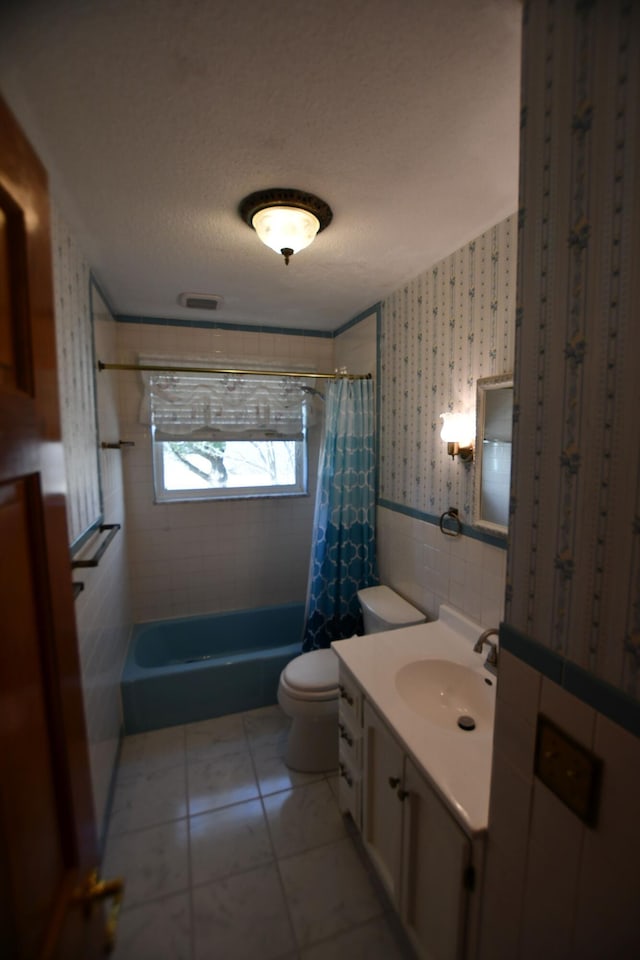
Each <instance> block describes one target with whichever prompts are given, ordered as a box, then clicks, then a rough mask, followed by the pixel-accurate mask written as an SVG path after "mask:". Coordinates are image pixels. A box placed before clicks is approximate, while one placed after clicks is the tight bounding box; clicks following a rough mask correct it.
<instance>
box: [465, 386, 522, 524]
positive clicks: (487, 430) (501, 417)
mask: <svg viewBox="0 0 640 960" xmlns="http://www.w3.org/2000/svg"><path fill="white" fill-rule="evenodd" d="M476 415H477V426H476V453H475V460H476V476H475V511H474V514H475V525H476V526H477V527H481V528H482V529H484V530H487V531H488V532H491V533H495V534H497V535H499V536H506V535H507V532H508V528H509V489H510V482H511V434H512V419H513V376H512V374H506V375H504V376H500V377H484V378H483V379H480V380H478V381H477V397H476Z"/></svg>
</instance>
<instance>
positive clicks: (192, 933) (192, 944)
mask: <svg viewBox="0 0 640 960" xmlns="http://www.w3.org/2000/svg"><path fill="white" fill-rule="evenodd" d="M182 749H183V756H184V789H185V799H186V802H187V883H188V893H187V896H188V898H189V956H190V958H191V960H195V955H196V925H195V911H194V907H193V870H192V863H191V816H190V814H189V762H188V757H187V731H186V724H183V726H182Z"/></svg>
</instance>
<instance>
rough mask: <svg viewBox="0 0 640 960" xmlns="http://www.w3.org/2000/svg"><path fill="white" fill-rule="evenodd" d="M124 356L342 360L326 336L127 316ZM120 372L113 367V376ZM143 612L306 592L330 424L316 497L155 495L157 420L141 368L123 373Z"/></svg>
mask: <svg viewBox="0 0 640 960" xmlns="http://www.w3.org/2000/svg"><path fill="white" fill-rule="evenodd" d="M118 348H119V359H120V361H121V362H126V363H135V362H137V360H138V355H139V354H145V353H146V354H155V355H166V356H168V357H173V358H176V359H179V358H180V357H194V356H198V357H210V358H211V360H212V362H215V361H216V360H222V359H223V358H232V357H233V358H237V359H238V360H240V361H241V360H242V358H243V357H247V358H252V357H256V356H258V355H262V356H270V357H278V358H282V359H283V361H284V362H286V361H287V360H291V361H293V360H295V361H296V362H297V363H299V362H302V361H303V362H305V363H308V364H309V366H310V369H316V370H319V371H331V370H333V366H334V361H333V341H332V340H330V339H325V338H320V337H307V336H288V335H284V334H267V333H261V332H255V333H253V332H244V331H227V330H207V329H199V328H184V327H173V326H168V325H166V326H163V325H160V324H158V325H155V324H118ZM113 375H114V374H112V376H113ZM118 381H119V388H120V421H121V430H122V433H123V438H124V439H127V440H133V441H134V442H135V447H133V448H130V449H128V450H126V451H125V452H124V453H123V455H122V457H123V465H124V476H125V488H126V503H127V525H128V530H129V540H128V543H129V561H130V575H131V590H132V596H133V609H134V620H135V621H145V620H154V619H162V618H165V617H179V616H191V615H196V614H203V613H210V612H215V611H219V610H232V609H244V608H250V607H259V606H268V605H271V604H278V603H286V602H294V601H300V602H303V601H304V599H305V596H306V588H307V574H308V568H309V556H310V546H311V530H312V523H313V507H314V502H313V500H314V498H313V491H314V489H315V478H316V472H317V453H318V445H319V438H320V428H319V427H312V428H311V430H310V433H309V451H310V463H309V481H310V482H309V487H310V495H309V496H308V497H301V498H291V499H284V500H278V499H265V500H260V499H258V500H231V501H226V502H211V501H210V502H201V503H197V502H193V503H182V504H179V503H170V504H155V503H154V502H153V478H152V466H151V440H150V437H149V430H148V427H147V426H146V425H144V424H142V423H140V418H139V409H140V399H141V382H140V377H139V374H137V373H130V372H125V373H121V374H119V375H118Z"/></svg>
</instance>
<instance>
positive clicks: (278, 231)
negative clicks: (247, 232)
mask: <svg viewBox="0 0 640 960" xmlns="http://www.w3.org/2000/svg"><path fill="white" fill-rule="evenodd" d="M238 212H239V214H240V216H241V217H242V219H243V220H244V222H245V223H247V224H249V226H250V227H253V229H254V230H255V231H256V233H257V234H258V236H259V237H260V239H261V240H262V242H263V243H264V244H266V245H267V246H268V247H270V248H271V249H272V250H275V251H276V253H281V254H283V256H284V262H285V263H289V257H292V256H293V254H294V253H297V252H298V251H299V250H304V248H305V247H308V246H309V244H310V243H311V242H312V241H313V239H314V237H315V236H316V234H317V233H320V231H321V230H324V229H325V227H327V226H329V224H330V223H331V220H332V219H333V212H332V210H331V207H330V206H329V204H328V203H325V201H324V200H321V199H320V197H316V196H315V195H314V194H313V193H305V192H304V191H302V190H295V189H293V188H290V187H274V188H272V189H271V190H258V191H257V192H256V193H252V194H250V195H249V196H248V197H245V198H244V200H243V201H242V203H241V204H240V206H239V208H238Z"/></svg>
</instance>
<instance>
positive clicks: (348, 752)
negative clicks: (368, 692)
mask: <svg viewBox="0 0 640 960" xmlns="http://www.w3.org/2000/svg"><path fill="white" fill-rule="evenodd" d="M338 743H339V746H340V754H341V755H342V754H344V755H345V757H347V758H348V759H349V763H350V765H351V766H352V767H354V769H356V770H358V771H359V770H360V769H361V767H362V731H361V730H360V729H358V730H356V731H354V729H353V727H352V726H351V724H350V723H349V718H348V717H346V716H344V715H343V714H342V713H340V714H339V716H338Z"/></svg>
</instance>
